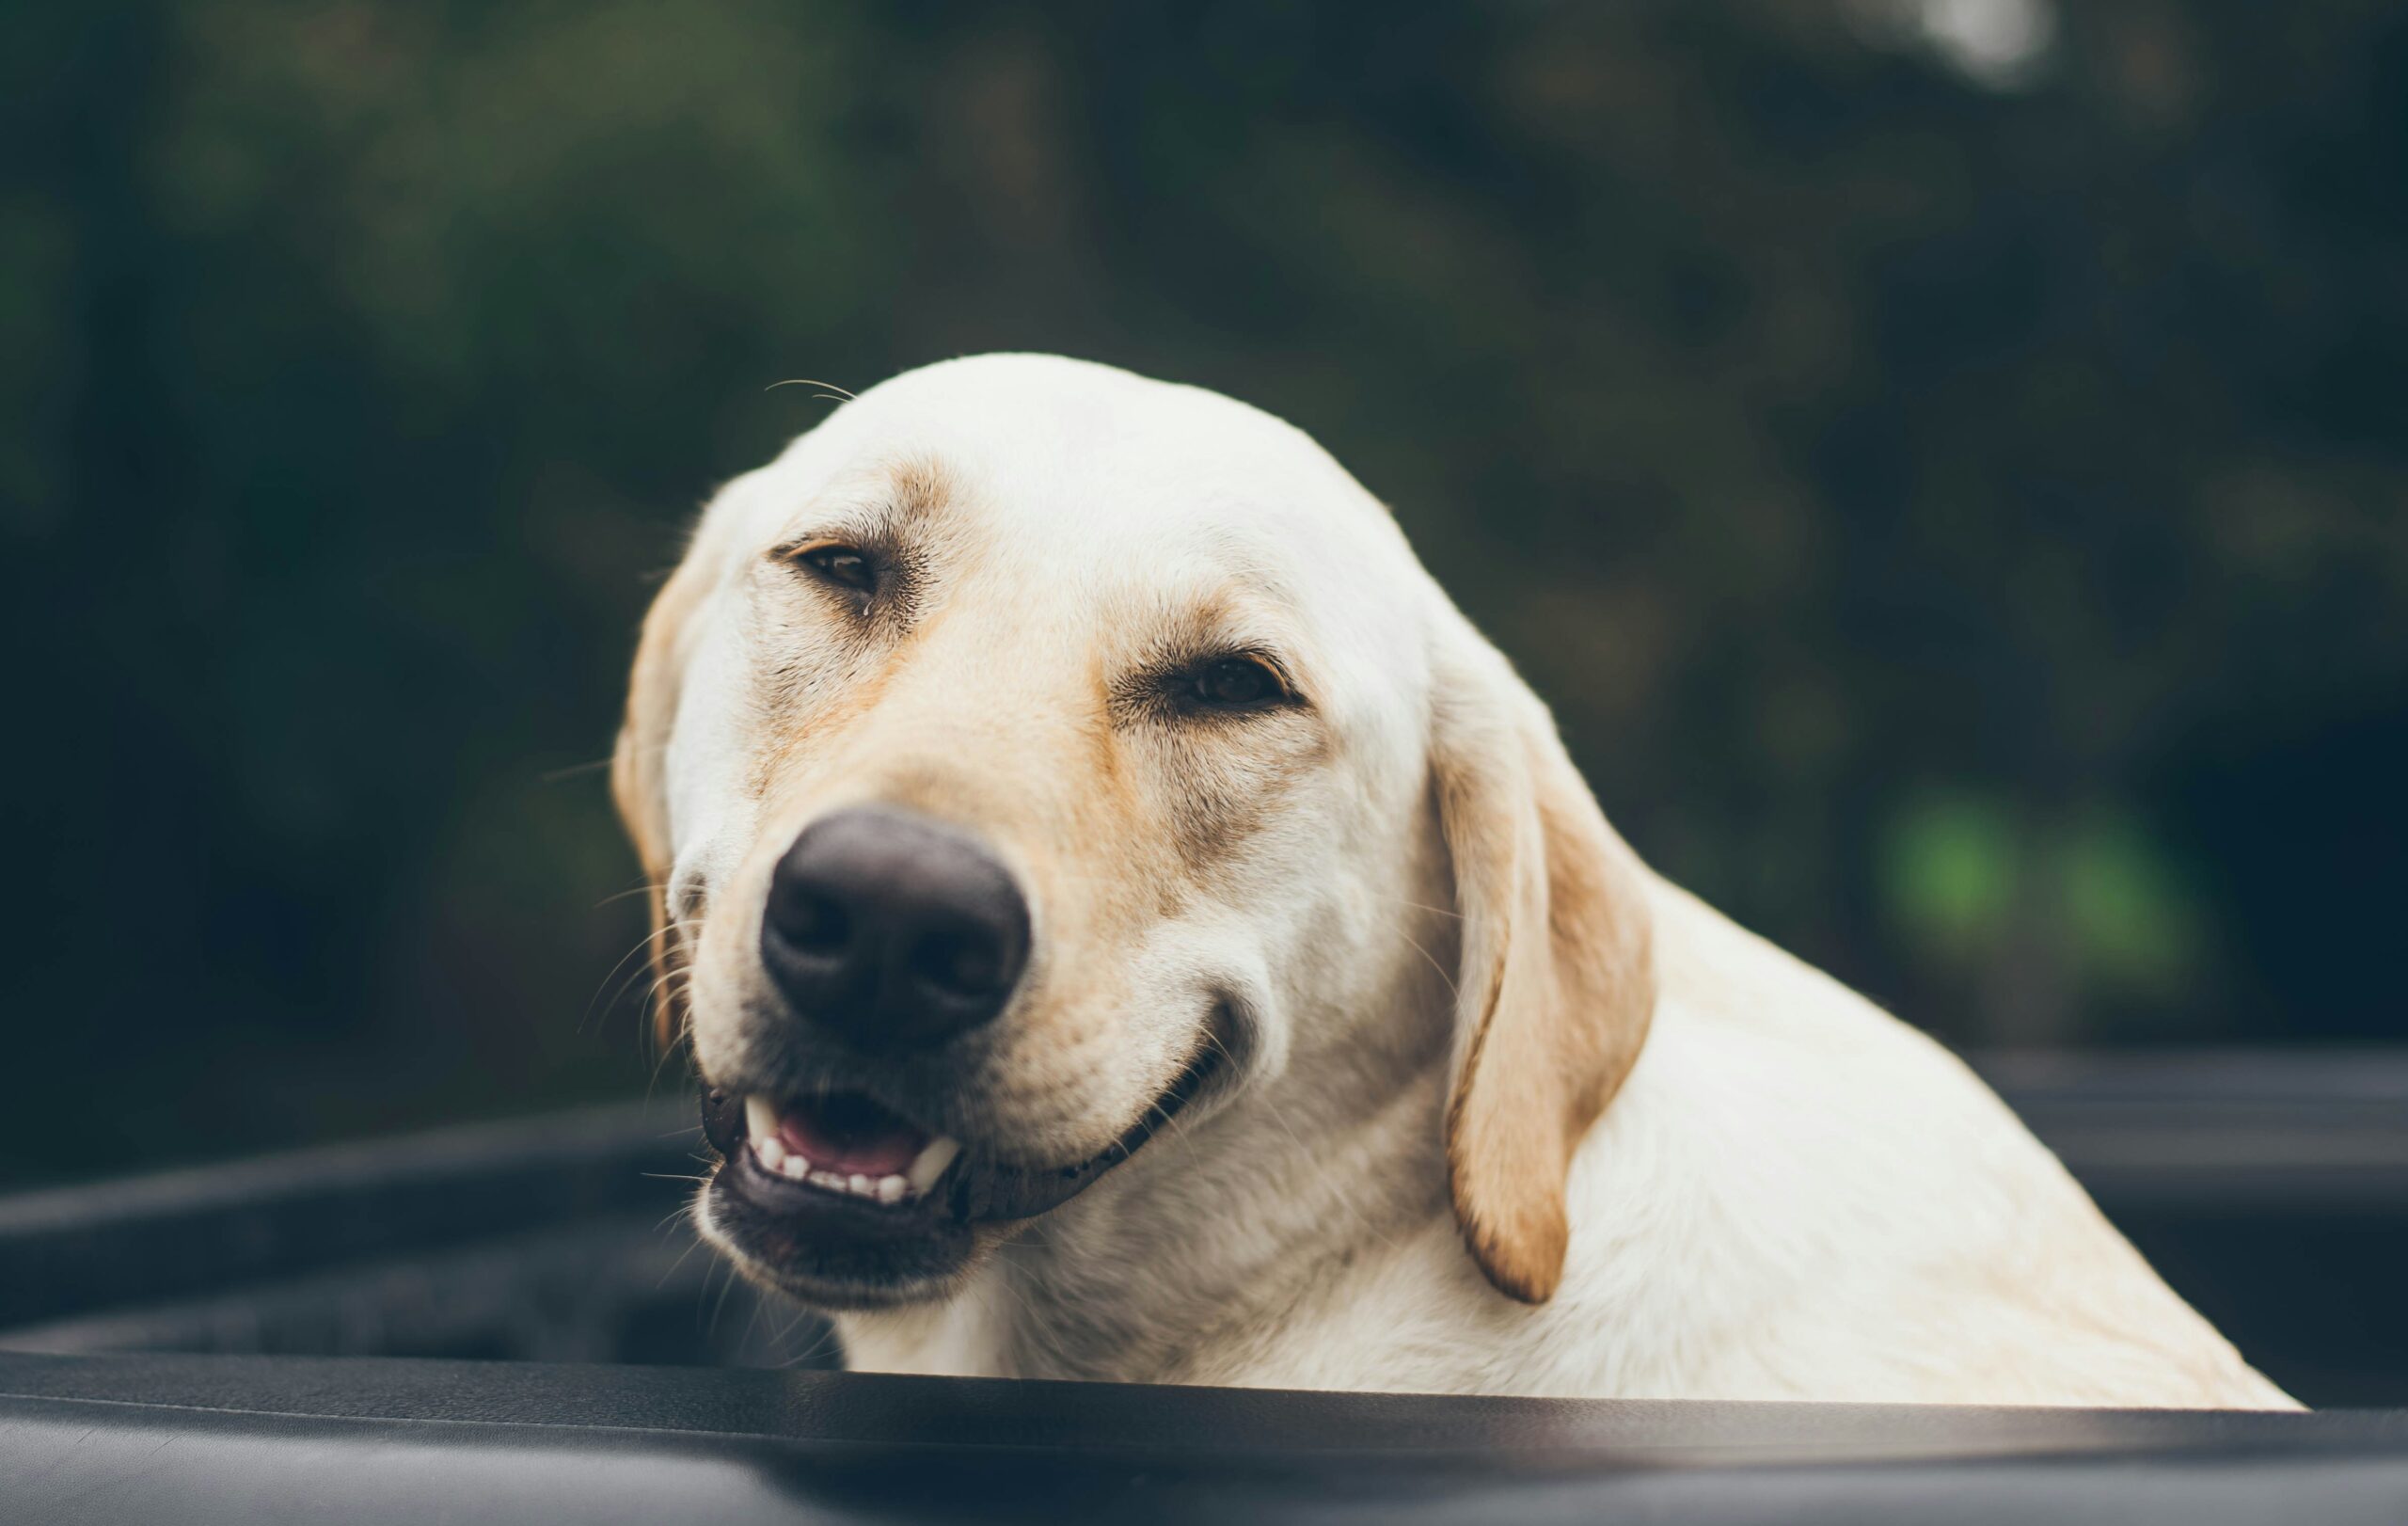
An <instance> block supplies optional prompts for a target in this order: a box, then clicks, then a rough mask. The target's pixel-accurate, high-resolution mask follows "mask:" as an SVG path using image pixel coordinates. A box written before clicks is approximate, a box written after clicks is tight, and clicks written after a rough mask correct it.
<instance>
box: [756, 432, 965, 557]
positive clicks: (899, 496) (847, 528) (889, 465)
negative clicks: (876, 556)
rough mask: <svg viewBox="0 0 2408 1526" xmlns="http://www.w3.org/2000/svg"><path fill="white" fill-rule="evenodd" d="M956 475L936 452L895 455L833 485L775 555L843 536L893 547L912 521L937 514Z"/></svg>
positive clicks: (950, 497) (951, 495) (951, 493)
mask: <svg viewBox="0 0 2408 1526" xmlns="http://www.w3.org/2000/svg"><path fill="white" fill-rule="evenodd" d="M957 491H958V489H957V486H956V479H955V477H954V474H953V473H952V472H951V471H949V470H948V469H946V467H945V465H944V463H943V461H941V460H939V459H938V458H937V457H935V456H933V455H927V454H911V455H903V456H896V457H894V458H892V459H890V460H886V461H883V462H880V463H878V464H876V465H873V466H871V467H868V468H867V469H863V470H862V471H859V472H857V473H853V474H849V475H848V476H846V477H843V478H840V479H839V480H838V481H837V482H836V483H835V484H833V485H832V486H831V487H830V488H829V490H828V492H827V494H826V495H825V498H824V501H817V502H816V504H815V507H816V510H817V512H816V514H815V515H814V516H813V518H812V522H811V525H810V527H809V528H807V529H805V530H803V531H801V532H800V533H796V534H791V535H788V536H786V537H784V539H782V540H781V541H780V542H779V543H778V544H777V545H776V546H774V547H772V548H770V551H769V554H770V555H771V556H772V557H784V556H791V555H793V554H794V553H796V552H797V551H800V550H802V549H803V548H806V547H809V546H812V545H814V544H816V543H819V542H822V541H826V540H829V539H832V538H836V537H842V538H846V539H850V540H855V541H860V542H863V543H864V544H869V545H876V546H881V547H891V546H893V545H894V544H895V543H896V542H898V541H900V540H901V539H902V538H903V537H904V535H905V534H906V533H908V532H909V531H910V530H911V528H913V527H914V526H916V525H919V524H921V523H924V522H926V521H927V520H929V519H932V518H935V517H937V516H939V515H940V514H942V513H943V512H944V510H945V509H946V508H947V507H948V506H950V505H951V504H952V503H953V501H954V500H955V498H956V496H957Z"/></svg>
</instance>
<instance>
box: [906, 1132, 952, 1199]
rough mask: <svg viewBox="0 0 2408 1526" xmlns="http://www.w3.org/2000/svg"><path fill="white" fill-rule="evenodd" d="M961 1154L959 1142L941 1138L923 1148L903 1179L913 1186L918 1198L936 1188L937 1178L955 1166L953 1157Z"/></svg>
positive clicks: (913, 1191) (933, 1140)
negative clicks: (945, 1170) (946, 1169)
mask: <svg viewBox="0 0 2408 1526" xmlns="http://www.w3.org/2000/svg"><path fill="white" fill-rule="evenodd" d="M960 1153H961V1146H960V1144H959V1143H958V1141H956V1140H953V1139H949V1138H946V1137H943V1136H939V1137H936V1138H934V1139H931V1140H929V1141H928V1142H927V1145H925V1146H923V1147H922V1148H921V1151H920V1153H919V1155H918V1156H917V1157H916V1158H915V1159H913V1160H912V1162H911V1169H909V1170H907V1171H905V1172H904V1173H903V1179H904V1180H905V1181H906V1182H907V1183H909V1184H911V1192H912V1194H913V1195H914V1196H917V1195H918V1194H920V1193H923V1192H926V1191H927V1190H928V1188H930V1187H932V1186H935V1185H936V1184H937V1178H938V1177H940V1176H943V1174H944V1168H946V1167H948V1166H950V1165H952V1164H953V1157H954V1156H956V1155H958V1154H960Z"/></svg>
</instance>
